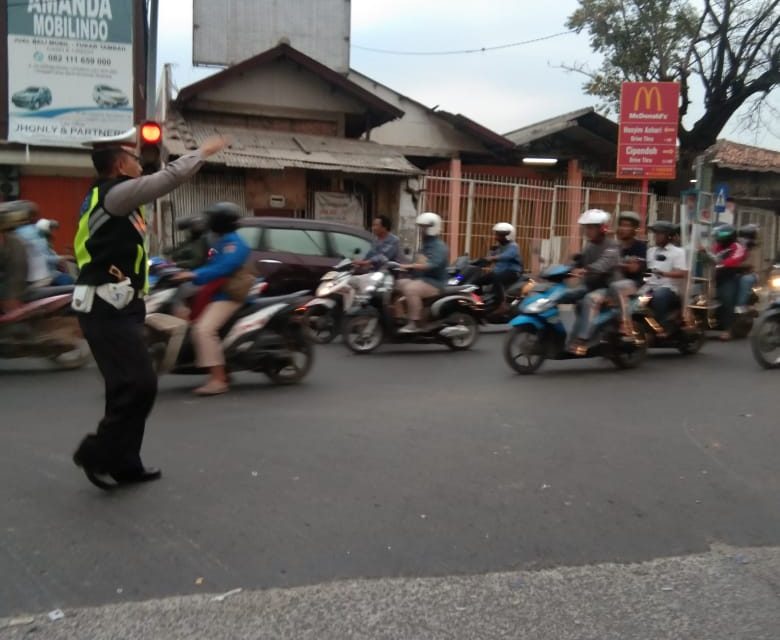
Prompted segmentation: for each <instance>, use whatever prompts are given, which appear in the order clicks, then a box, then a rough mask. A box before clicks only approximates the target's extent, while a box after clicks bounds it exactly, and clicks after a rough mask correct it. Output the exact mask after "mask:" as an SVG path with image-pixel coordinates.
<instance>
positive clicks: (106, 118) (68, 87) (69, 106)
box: [7, 0, 134, 147]
mask: <svg viewBox="0 0 780 640" xmlns="http://www.w3.org/2000/svg"><path fill="white" fill-rule="evenodd" d="M7 10H8V13H7V20H8V23H7V24H8V140H11V141H14V142H23V143H27V144H38V145H52V146H76V147H77V146H81V144H82V143H83V142H86V141H89V140H94V139H96V138H104V137H109V136H116V135H119V134H122V133H124V132H126V131H127V130H128V129H130V128H131V127H132V126H133V16H134V8H133V0H14V1H13V2H8V3H7Z"/></svg>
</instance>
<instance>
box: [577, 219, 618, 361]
mask: <svg viewBox="0 0 780 640" xmlns="http://www.w3.org/2000/svg"><path fill="white" fill-rule="evenodd" d="M577 223H578V224H579V225H580V226H581V227H582V229H583V231H584V234H585V237H586V238H587V239H588V243H587V245H586V246H585V249H584V250H583V251H582V253H581V254H579V255H578V256H575V259H574V262H575V265H576V267H577V268H576V269H574V270H572V275H573V276H577V277H581V278H582V285H581V287H580V289H579V291H577V292H575V293H574V294H573V297H576V296H579V297H580V298H581V302H580V304H579V305H578V307H577V319H576V321H575V323H574V328H573V329H572V341H571V343H570V344H569V351H570V352H571V353H573V354H574V355H578V356H584V355H587V353H588V348H587V343H588V340H590V337H591V334H592V333H593V323H594V321H595V320H596V317H597V315H598V312H599V309H600V308H601V306H602V305H603V304H604V301H605V300H606V298H607V293H608V287H609V285H610V283H611V281H612V279H613V278H614V274H615V269H616V268H617V267H618V264H619V263H620V247H619V246H618V244H617V243H616V242H614V241H613V240H610V239H609V238H608V237H607V230H608V225H609V214H608V213H607V212H606V211H603V210H602V209H588V210H587V211H585V212H584V213H583V214H582V215H581V216H580V217H579V220H578V221H577Z"/></svg>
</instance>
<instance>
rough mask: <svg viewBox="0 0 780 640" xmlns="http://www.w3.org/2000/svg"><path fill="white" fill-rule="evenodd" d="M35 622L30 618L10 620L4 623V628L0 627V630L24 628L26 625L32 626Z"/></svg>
mask: <svg viewBox="0 0 780 640" xmlns="http://www.w3.org/2000/svg"><path fill="white" fill-rule="evenodd" d="M33 622H35V618H33V617H32V616H29V617H24V618H11V619H10V620H9V621H8V622H6V623H5V625H4V626H2V627H0V629H10V628H11V627H24V626H26V625H28V624H32V623H33Z"/></svg>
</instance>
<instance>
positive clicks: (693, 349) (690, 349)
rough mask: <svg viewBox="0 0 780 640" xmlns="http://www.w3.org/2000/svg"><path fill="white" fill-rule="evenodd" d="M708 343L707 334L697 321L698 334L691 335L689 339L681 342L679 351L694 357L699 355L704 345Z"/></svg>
mask: <svg viewBox="0 0 780 640" xmlns="http://www.w3.org/2000/svg"><path fill="white" fill-rule="evenodd" d="M706 341H707V334H706V333H705V331H704V327H703V326H702V325H701V323H700V322H699V321H698V320H696V332H695V333H691V334H689V335H688V336H687V338H683V339H682V340H681V341H680V346H679V347H677V350H678V351H679V352H680V353H682V354H683V355H686V356H692V355H693V354H695V353H699V351H701V348H702V347H703V346H704V343H705V342H706Z"/></svg>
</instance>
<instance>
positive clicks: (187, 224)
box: [176, 216, 208, 235]
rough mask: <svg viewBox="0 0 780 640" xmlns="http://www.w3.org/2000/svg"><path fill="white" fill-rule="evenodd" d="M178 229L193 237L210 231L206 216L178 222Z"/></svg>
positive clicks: (180, 219)
mask: <svg viewBox="0 0 780 640" xmlns="http://www.w3.org/2000/svg"><path fill="white" fill-rule="evenodd" d="M176 228H177V229H178V230H179V231H189V232H190V233H191V234H193V235H200V234H202V233H205V232H206V230H207V229H208V221H207V219H206V216H187V217H186V218H179V219H178V220H177V221H176Z"/></svg>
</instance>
